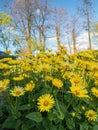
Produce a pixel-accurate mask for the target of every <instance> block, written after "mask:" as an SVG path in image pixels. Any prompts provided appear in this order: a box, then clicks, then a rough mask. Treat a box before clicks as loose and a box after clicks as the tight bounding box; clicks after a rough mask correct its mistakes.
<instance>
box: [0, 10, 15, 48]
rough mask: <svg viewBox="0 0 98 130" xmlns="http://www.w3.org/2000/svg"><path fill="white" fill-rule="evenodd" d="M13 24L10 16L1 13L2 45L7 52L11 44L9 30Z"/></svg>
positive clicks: (0, 39)
mask: <svg viewBox="0 0 98 130" xmlns="http://www.w3.org/2000/svg"><path fill="white" fill-rule="evenodd" d="M11 22H12V19H11V17H10V16H9V15H8V14H6V13H4V12H0V43H1V46H2V47H4V49H5V50H8V48H9V46H10V44H11V42H10V40H11V38H10V31H9V30H8V28H9V27H10V25H11Z"/></svg>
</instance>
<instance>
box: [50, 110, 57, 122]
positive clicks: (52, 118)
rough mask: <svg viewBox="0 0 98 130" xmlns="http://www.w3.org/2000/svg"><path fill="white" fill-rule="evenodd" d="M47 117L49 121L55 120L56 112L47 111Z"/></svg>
mask: <svg viewBox="0 0 98 130" xmlns="http://www.w3.org/2000/svg"><path fill="white" fill-rule="evenodd" d="M48 119H49V120H50V121H53V120H56V119H57V116H56V114H54V113H53V112H49V113H48Z"/></svg>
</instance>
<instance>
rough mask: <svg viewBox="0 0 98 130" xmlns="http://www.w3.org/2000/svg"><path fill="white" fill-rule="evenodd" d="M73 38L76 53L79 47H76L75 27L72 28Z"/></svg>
mask: <svg viewBox="0 0 98 130" xmlns="http://www.w3.org/2000/svg"><path fill="white" fill-rule="evenodd" d="M72 39H73V52H74V53H76V52H77V48H76V36H75V29H73V30H72Z"/></svg>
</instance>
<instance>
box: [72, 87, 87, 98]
mask: <svg viewBox="0 0 98 130" xmlns="http://www.w3.org/2000/svg"><path fill="white" fill-rule="evenodd" d="M70 92H71V93H72V94H74V95H75V96H77V97H80V98H88V97H89V96H88V94H87V90H86V89H83V88H82V87H80V86H72V87H70Z"/></svg>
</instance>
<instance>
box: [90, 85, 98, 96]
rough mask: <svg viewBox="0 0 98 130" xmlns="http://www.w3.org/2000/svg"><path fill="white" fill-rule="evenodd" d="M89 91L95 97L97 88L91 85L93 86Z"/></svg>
mask: <svg viewBox="0 0 98 130" xmlns="http://www.w3.org/2000/svg"><path fill="white" fill-rule="evenodd" d="M91 92H92V94H93V95H94V96H95V97H98V89H97V88H95V87H93V88H92V89H91Z"/></svg>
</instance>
